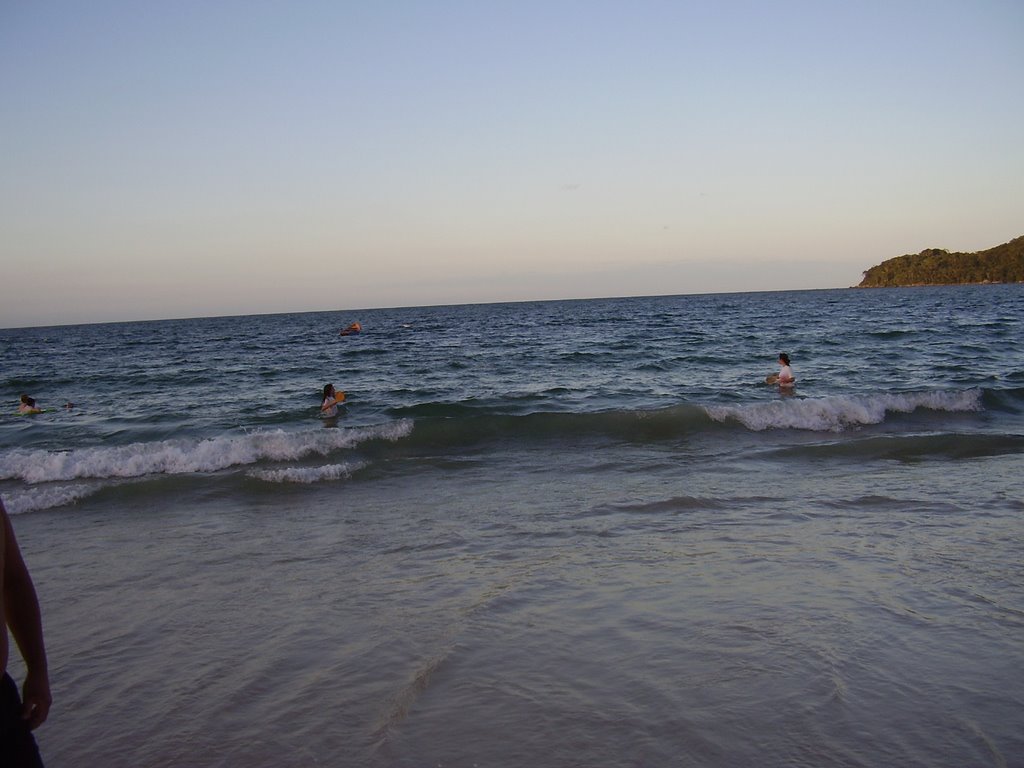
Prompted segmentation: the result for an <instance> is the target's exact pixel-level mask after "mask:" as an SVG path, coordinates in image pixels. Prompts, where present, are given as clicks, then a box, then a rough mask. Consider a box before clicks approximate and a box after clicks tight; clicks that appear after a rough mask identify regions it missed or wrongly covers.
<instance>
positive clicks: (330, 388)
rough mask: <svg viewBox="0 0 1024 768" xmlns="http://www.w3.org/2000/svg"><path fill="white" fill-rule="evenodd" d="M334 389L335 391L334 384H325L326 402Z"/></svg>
mask: <svg viewBox="0 0 1024 768" xmlns="http://www.w3.org/2000/svg"><path fill="white" fill-rule="evenodd" d="M332 389H334V385H333V384H324V400H326V399H327V396H328V395H329V394H331V390H332Z"/></svg>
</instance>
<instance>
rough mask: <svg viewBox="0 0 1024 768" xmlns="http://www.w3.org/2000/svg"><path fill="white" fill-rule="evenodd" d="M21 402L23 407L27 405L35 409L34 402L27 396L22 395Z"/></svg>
mask: <svg viewBox="0 0 1024 768" xmlns="http://www.w3.org/2000/svg"><path fill="white" fill-rule="evenodd" d="M21 402H23V403H24V404H25V405H27V406H29V407H31V408H35V405H36V401H35V400H33V399H32V398H31V397H29V396H28V395H22V396H21Z"/></svg>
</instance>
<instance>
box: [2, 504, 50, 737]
mask: <svg viewBox="0 0 1024 768" xmlns="http://www.w3.org/2000/svg"><path fill="white" fill-rule="evenodd" d="M0 518H2V523H3V528H4V531H3V533H4V535H3V548H4V551H3V607H4V619H5V620H6V622H7V627H8V628H9V629H10V630H11V635H12V636H13V637H14V642H15V643H17V645H18V650H19V651H20V652H21V657H22V658H23V659H24V660H25V670H26V672H25V684H24V685H23V686H22V703H23V709H22V717H23V718H24V719H25V720H26V722H27V723H28V726H29V728H30V729H34V728H36V727H38V726H40V725H42V724H43V722H45V721H46V718H47V716H48V715H49V713H50V704H51V702H52V698H51V696H50V673H49V669H48V667H47V663H46V646H45V644H44V643H43V622H42V617H41V616H40V612H39V599H38V598H37V597H36V590H35V586H34V585H33V584H32V577H31V576H29V573H28V568H27V567H26V566H25V561H24V559H23V558H22V556H21V550H20V549H19V548H18V540H17V539H16V538H15V537H14V529H13V528H12V527H11V521H10V519H9V518H8V517H7V510H6V509H4V507H3V503H2V502H0Z"/></svg>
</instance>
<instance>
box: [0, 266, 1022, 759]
mask: <svg viewBox="0 0 1024 768" xmlns="http://www.w3.org/2000/svg"><path fill="white" fill-rule="evenodd" d="M354 320H359V321H360V322H361V323H362V326H363V329H364V330H363V333H362V334H360V335H358V336H348V337H340V336H338V331H339V330H340V329H341V328H343V327H344V326H346V325H347V324H348V323H349V322H352V321H354ZM783 351H784V352H787V353H788V354H789V355H790V357H791V358H792V361H793V368H794V372H795V374H796V376H797V385H796V388H795V390H794V391H792V392H785V391H780V390H779V389H778V388H777V387H772V386H768V385H765V384H764V377H765V376H766V375H767V374H769V373H772V372H775V371H777V364H776V363H775V360H776V357H777V356H778V353H779V352H783ZM326 383H333V384H334V385H335V386H336V387H338V388H339V389H342V390H344V391H346V392H347V394H348V400H347V405H346V406H345V407H344V408H343V409H342V411H341V413H340V415H339V417H338V418H337V419H321V418H319V404H320V390H321V388H322V387H323V385H324V384H326ZM0 386H2V392H0V396H2V402H4V403H7V405H6V406H4V407H5V408H6V411H5V412H4V413H3V415H2V416H0V494H2V495H3V498H4V500H5V503H6V506H7V508H8V510H9V511H10V512H11V514H12V520H13V523H14V526H15V530H16V532H17V535H18V537H19V541H20V543H21V547H22V550H23V552H24V554H25V557H26V560H27V562H28V564H29V566H30V569H31V571H32V574H33V577H34V579H35V582H36V587H37V591H38V592H39V595H40V602H41V604H42V610H43V619H44V626H45V633H46V640H47V647H48V651H49V657H50V667H51V678H52V685H53V693H54V706H53V709H52V712H51V716H50V720H49V721H48V722H47V723H46V724H45V725H44V726H43V727H42V728H40V729H39V731H38V732H37V736H38V740H39V743H40V746H41V749H42V753H43V755H44V758H45V759H46V761H47V764H48V765H49V766H51V768H53V767H54V766H56V767H58V768H59V767H60V766H100V765H102V766H106V767H111V768H115V767H117V766H126V767H127V766H130V767H132V768H137V767H139V766H180V765H188V766H195V767H197V768H200V767H205V766H225V767H227V766H245V767H251V768H262V767H263V766H267V767H268V768H269V767H270V766H274V767H275V768H280V767H281V766H316V765H322V766H353V765H359V766H409V767H413V766H417V767H418V766H466V767H467V768H469V767H470V766H481V767H483V766H488V767H490V768H505V767H509V768H511V767H512V766H517V767H518V766H531V765H532V766H553V767H556V768H557V767H560V766H594V765H600V766H627V765H628V766H740V765H757V766H865V767H868V766H882V765H900V766H929V767H930V768H931V767H936V766H939V767H941V766H949V767H950V768H954V767H955V768H960V767H961V766H987V765H991V766H1024V715H1022V713H1024V564H1022V554H1024V286H1020V285H1008V286H969V287H965V286H960V287H948V288H914V289H880V290H871V291H868V290H835V291H803V292H788V293H786V292H783V293H754V294H735V295H707V296H669V297H657V298H628V299H605V300H587V301H562V302H540V303H521V304H495V305H469V306H452V307H424V308H405V309H386V310H385V309H381V310H372V311H359V312H350V311H337V312H321V313H305V314H292V315H264V316H251V317H229V318H210V319H196V320H168V321H160V322H145V323H125V324H109V325H88V326H73V327H61V328H32V329H12V330H6V331H0ZM23 392H24V393H28V394H30V395H32V396H34V397H35V398H36V399H37V400H38V402H39V405H40V406H43V407H48V408H53V409H54V410H52V411H49V412H47V413H43V414H39V415H36V416H19V415H16V413H15V411H16V407H17V400H18V397H19V395H20V394H22V393H23ZM67 403H73V404H74V405H73V407H69V408H65V407H64V406H65V404H67ZM12 656H13V657H14V658H13V659H12V665H11V669H12V673H13V674H14V675H15V677H17V678H19V679H20V676H21V674H22V668H21V667H20V666H19V661H18V658H17V654H16V653H14V654H12Z"/></svg>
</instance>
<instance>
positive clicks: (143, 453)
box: [0, 420, 412, 483]
mask: <svg viewBox="0 0 1024 768" xmlns="http://www.w3.org/2000/svg"><path fill="white" fill-rule="evenodd" d="M411 432H412V422H411V421H408V420H403V421H397V422H394V423H393V424H384V425H381V426H377V427H366V428H352V429H316V430H310V431H305V432H285V431H283V430H274V431H266V432H262V431H261V432H250V433H248V434H244V435H232V436H227V437H215V438H209V439H206V440H164V441H160V442H156V443H134V444H131V445H124V446H114V447H96V448H78V449H75V450H72V451H63V452H54V451H43V450H12V451H8V452H6V453H5V454H3V455H2V456H0V480H23V481H24V482H26V483H47V482H56V481H68V480H81V479H87V478H98V479H105V478H131V477H143V476H145V475H159V474H163V475H178V474H188V473H193V472H216V471H218V470H221V469H227V468H228V467H233V466H243V465H246V464H255V463H256V462H258V461H266V460H269V461H296V460H299V459H302V458H304V457H307V456H312V455H317V454H319V455H321V456H325V455H327V454H329V453H331V452H333V451H337V450H342V449H346V448H353V447H355V446H357V445H359V444H360V443H364V442H366V441H368V440H391V441H396V440H400V439H402V438H403V437H406V436H408V435H409V434H410V433H411Z"/></svg>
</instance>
